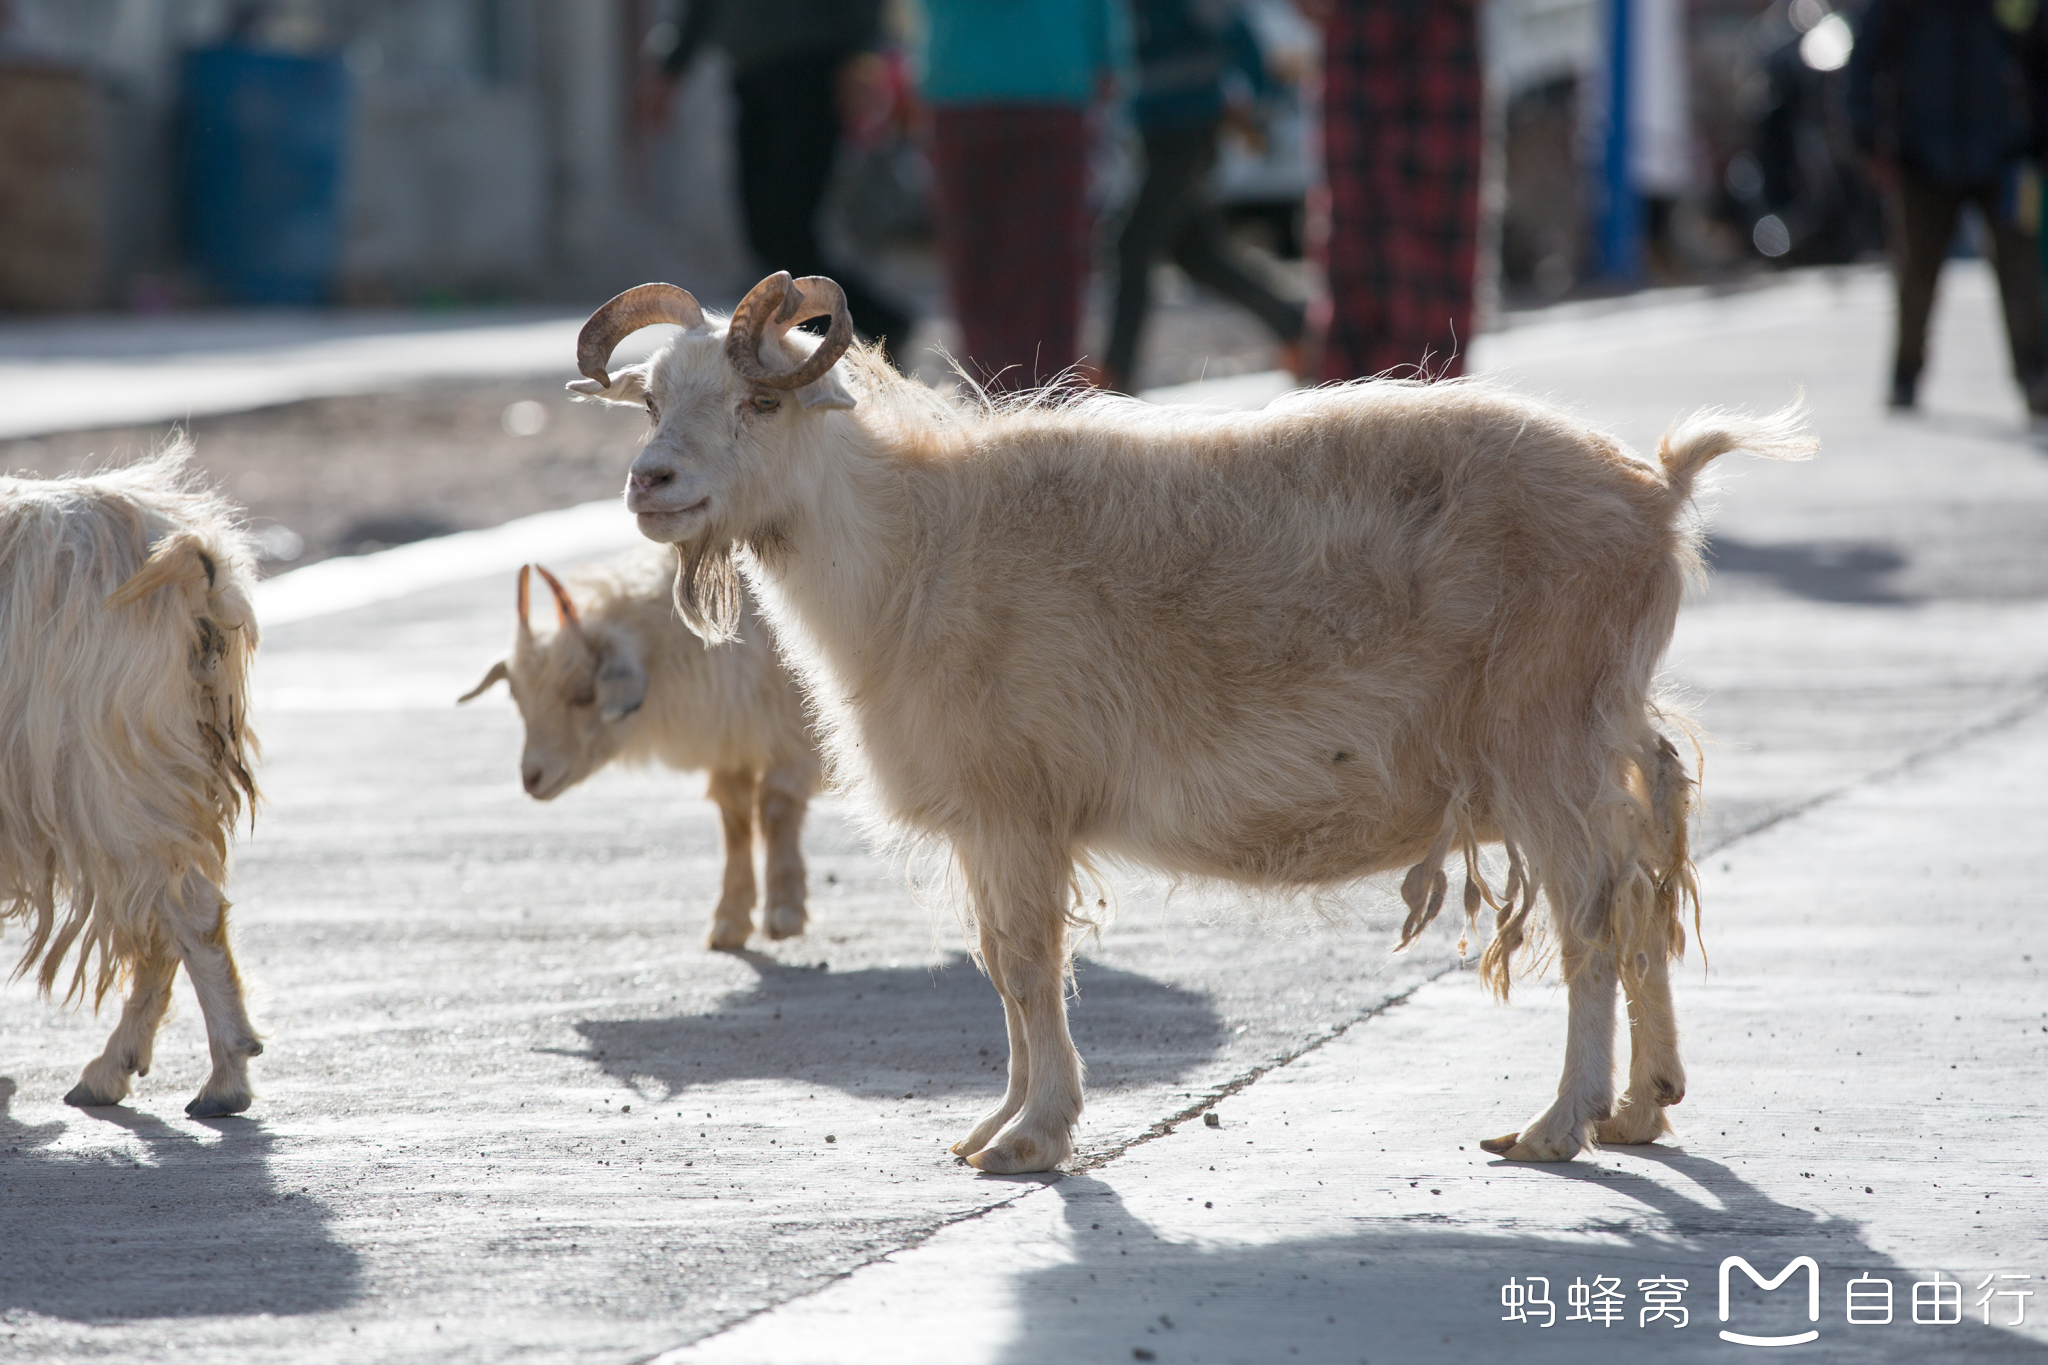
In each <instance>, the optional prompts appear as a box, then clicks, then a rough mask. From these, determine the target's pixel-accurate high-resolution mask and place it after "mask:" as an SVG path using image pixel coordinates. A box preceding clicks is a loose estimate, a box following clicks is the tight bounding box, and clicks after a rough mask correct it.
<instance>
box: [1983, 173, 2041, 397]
mask: <svg viewBox="0 0 2048 1365" xmlns="http://www.w3.org/2000/svg"><path fill="white" fill-rule="evenodd" d="M1970 198H1971V201H1972V202H1974V203H1975V204H1976V205H1977V208H1978V211H1979V212H1981V213H1982V214H1983V215H1984V223H1985V225H1986V226H1987V227H1989V228H1990V229H1991V261H1992V265H1993V266H1994V267H1996V268H1997V270H1998V293H1999V298H2000V300H2001V301H2002V302H2003V303H2004V305H2005V337H2006V341H2007V343H2008V344H2009V345H2010V346H2011V348H2012V373H2013V378H2015V379H2017V380H2018V381H2019V385H2020V388H2021V389H2023V390H2025V391H2026V395H2027V405H2028V406H2029V407H2031V408H2035V410H2036V411H2041V410H2042V408H2041V407H2037V406H2036V405H2037V404H2048V316H2044V313H2048V305H2044V303H2043V301H2042V295H2041V245H2040V242H2039V240H2038V239H2036V238H2035V237H2034V236H2033V235H2032V234H2031V233H2026V232H2022V231H2020V227H2019V224H2018V223H2015V222H2012V221H2009V220H2008V219H2007V218H2006V216H2005V215H2004V214H2002V213H2000V212H1999V208H2000V205H1999V200H2000V198H2001V196H2000V194H1999V193H1998V189H1997V187H1996V186H1986V187H1985V188H1984V189H1981V190H1978V191H1975V192H1974V193H1972V194H1971V196H1970Z"/></svg>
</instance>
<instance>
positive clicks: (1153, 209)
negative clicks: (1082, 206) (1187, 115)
mask: <svg viewBox="0 0 2048 1365" xmlns="http://www.w3.org/2000/svg"><path fill="white" fill-rule="evenodd" d="M1215 143H1216V126H1215V124H1213V123H1203V124H1200V125H1198V126H1196V127H1194V128H1169V129H1163V130H1160V131H1156V132H1148V133H1146V134H1145V180H1144V183H1143V184H1142V185H1140V186H1139V189H1138V198H1137V202H1136V203H1134V204H1132V205H1131V212H1130V216H1129V217H1127V218H1126V219H1125V220H1124V226H1123V230H1122V232H1120V233H1119V234H1118V235H1117V242H1116V311H1115V313H1114V315H1113V317H1112V321H1111V325H1110V332H1109V346H1108V348H1107V350H1106V351H1105V352H1104V355H1103V370H1104V372H1105V373H1104V380H1105V383H1106V384H1107V385H1108V387H1110V388H1114V389H1129V388H1130V386H1131V384H1132V383H1133V382H1134V381H1135V380H1136V378H1137V360H1138V342H1139V341H1140V340H1141V339H1142V337H1143V335H1144V330H1145V315H1146V313H1147V312H1149V311H1150V309H1151V303H1152V262H1153V260H1154V259H1156V258H1157V257H1158V255H1159V253H1160V252H1161V251H1162V250H1164V249H1165V248H1166V247H1167V245H1168V244H1169V243H1172V242H1174V241H1175V239H1176V237H1177V236H1178V234H1179V233H1180V232H1181V231H1182V229H1183V225H1184V224H1185V222H1186V220H1187V216H1188V212H1189V209H1190V206H1191V204H1192V202H1193V197H1194V195H1196V194H1198V193H1199V192H1200V187H1201V179H1202V176H1203V174H1204V173H1205V172H1206V171H1207V170H1208V167H1209V163H1210V160H1211V154H1210V153H1208V152H1205V150H1204V149H1205V147H1207V148H1213V147H1214V146H1215Z"/></svg>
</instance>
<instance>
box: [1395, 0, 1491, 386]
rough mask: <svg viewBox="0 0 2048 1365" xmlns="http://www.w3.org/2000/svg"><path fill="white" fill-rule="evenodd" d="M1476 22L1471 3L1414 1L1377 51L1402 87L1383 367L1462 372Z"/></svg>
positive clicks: (1471, 216)
mask: <svg viewBox="0 0 2048 1365" xmlns="http://www.w3.org/2000/svg"><path fill="white" fill-rule="evenodd" d="M1478 22H1479V21H1478V15H1477V10H1476V8H1475V7H1473V6H1469V5H1428V6H1416V7H1414V8H1413V10H1412V11H1404V18H1403V25H1402V26H1403V28H1404V29H1405V30H1406V31H1405V32H1404V34H1403V35H1402V37H1403V39H1404V41H1403V42H1402V43H1401V45H1400V46H1399V47H1398V48H1394V49H1389V50H1387V51H1386V52H1384V53H1383V54H1382V59H1383V67H1382V70H1383V74H1384V75H1385V78H1386V79H1388V80H1389V81H1390V82H1393V81H1398V82H1399V83H1400V85H1401V87H1402V93H1403V101H1402V103H1403V108H1402V110H1401V112H1400V114H1399V115H1398V118H1399V120H1400V122H1401V124H1402V133H1403V136H1404V138H1405V145H1404V147H1403V155H1402V156H1401V157H1400V158H1399V162H1398V170H1397V172H1396V174H1398V175H1399V177H1400V184H1401V188H1400V191H1399V193H1398V197H1397V199H1396V200H1395V202H1396V204H1398V205H1399V209H1398V214H1399V216H1398V219H1397V220H1396V227H1395V234H1394V241H1395V243H1396V248H1395V249H1394V250H1393V251H1391V252H1390V261H1391V264H1392V266H1393V270H1392V272H1391V274H1390V279H1389V286H1390V307H1389V313H1390V326H1389V328H1388V342H1389V349H1388V350H1387V352H1386V353H1385V354H1383V355H1382V356H1381V357H1380V358H1379V359H1380V361H1381V367H1382V368H1384V367H1385V366H1392V365H1419V366H1423V367H1425V368H1426V369H1427V370H1428V371H1429V373H1430V374H1431V375H1436V376H1453V375H1458V374H1462V373H1463V372H1464V351H1465V348H1466V347H1467V346H1469V345H1470V344H1471V341H1472V284H1473V271H1474V269H1475V267H1476V265H1477V261H1478V248H1479V161H1480V154H1481V149H1482V134H1483V122H1482V117H1481V110H1482V103H1483V81H1482V75H1481V70H1480V64H1479V30H1478Z"/></svg>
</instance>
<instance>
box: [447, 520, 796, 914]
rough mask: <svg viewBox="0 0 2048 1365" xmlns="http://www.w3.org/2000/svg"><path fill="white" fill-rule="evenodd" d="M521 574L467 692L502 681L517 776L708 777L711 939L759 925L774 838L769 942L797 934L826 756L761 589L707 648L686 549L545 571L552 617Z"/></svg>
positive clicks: (542, 779)
mask: <svg viewBox="0 0 2048 1365" xmlns="http://www.w3.org/2000/svg"><path fill="white" fill-rule="evenodd" d="M532 567H533V566H528V567H527V568H522V569H521V570H520V571H519V590H518V597H517V607H518V615H519V621H518V626H517V629H516V632H515V634H514V637H513V642H512V652H511V654H510V655H508V656H507V657H506V658H505V659H503V660H501V661H500V662H498V663H496V664H494V665H492V667H491V670H490V672H488V673H487V674H485V676H484V680H483V682H482V683H480V684H479V685H478V686H477V687H476V688H475V689H474V690H472V691H471V692H469V693H468V694H467V695H465V696H464V697H463V698H462V700H463V701H468V700H469V699H470V698H472V697H475V696H478V695H480V694H481V693H482V692H483V691H484V689H485V688H488V687H490V686H491V685H492V684H493V683H495V682H498V681H500V680H501V679H502V680H503V681H504V682H505V683H506V684H507V686H508V687H509V688H510V689H511V692H512V699H513V702H514V703H515V704H516V705H517V706H518V708H519V713H520V717H521V719H522V720H523V721H524V722H525V727H526V744H525V749H524V752H523V754H522V755H521V759H520V773H521V778H522V780H523V782H524V784H525V787H526V790H527V793H528V794H529V795H531V796H532V797H533V798H534V799H535V800H539V801H552V800H553V799H554V798H555V797H557V796H559V795H561V794H562V793H563V792H565V791H567V790H568V789H569V788H570V787H573V786H575V785H576V784H577V783H579V782H581V781H583V780H584V779H585V778H586V777H589V776H590V775H591V774H592V773H594V772H596V771H597V770H598V769H600V768H602V767H604V766H605V765H606V764H609V763H614V762H620V763H660V764H663V765H664V766H667V767H670V768H675V769H678V770H681V771H686V772H696V771H703V772H707V773H709V774H710V778H711V780H710V787H709V790H708V792H707V793H706V794H707V795H708V796H709V797H710V799H711V800H712V801H714V802H716V803H717V805H718V811H719V817H720V820H721V823H722V824H723V826H724V835H725V876H724V884H723V888H722V890H721V893H720V896H719V900H718V906H717V909H716V910H715V911H714V912H713V915H712V922H711V935H710V940H709V943H710V946H711V947H713V948H720V949H738V948H741V947H743V946H745V944H746V941H747V939H748V937H749V936H750V935H751V934H752V933H753V931H754V922H753V921H754V905H755V902H756V899H757V894H758V893H757V890H756V883H755V879H754V842H755V831H756V830H757V829H758V830H759V832H760V836H761V843H762V844H763V846H764V850H765V857H764V868H763V871H764V873H765V877H764V880H765V882H766V884H767V906H766V909H765V911H764V913H763V915H762V927H763V929H765V930H766V932H767V934H768V936H769V937H770V938H790V937H793V936H795V935H798V934H801V933H802V932H803V931H804V926H805V924H806V922H807V919H808V914H807V911H806V909H805V900H806V896H805V874H804V860H803V822H804V814H805V811H806V809H807V808H808V806H809V803H810V800H811V798H812V797H813V796H815V795H816V794H817V791H818V787H819V779H820V764H819V758H818V754H817V750H816V748H815V747H814V746H813V744H812V742H811V739H810V734H809V721H808V719H807V718H806V717H805V715H804V709H803V700H802V698H801V696H800V695H799V694H798V692H797V689H796V683H795V680H794V679H792V678H791V677H790V675H789V673H788V672H787V671H786V670H785V669H784V668H783V667H782V665H781V663H780V661H779V660H778V659H777V658H776V656H775V651H774V648H773V646H772V644H771V642H770V640H769V637H768V630H767V627H766V626H765V625H764V624H763V623H762V621H761V620H760V618H759V616H758V615H756V614H755V612H754V609H753V605H752V603H751V602H750V601H747V602H742V603H741V604H740V606H739V619H738V622H737V626H736V629H735V631H734V638H733V640H732V642H731V643H730V644H727V645H723V646H720V647H718V648H707V647H706V646H705V645H704V643H703V641H701V640H699V639H698V638H697V637H696V636H695V635H693V634H691V633H690V632H689V631H688V630H686V629H684V627H683V626H682V624H681V623H680V622H679V621H677V619H676V615H675V606H674V601H673V583H674V580H675V554H674V552H673V551H671V550H669V549H667V548H666V547H655V546H648V547H647V548H646V549H644V550H640V551H636V552H634V553H632V554H629V555H626V556H623V557H621V558H619V559H617V560H615V561H613V562H611V563H608V564H604V565H599V566H595V567H593V568H590V569H587V570H584V571H582V572H580V573H578V574H575V575H573V576H572V577H571V578H570V580H569V583H568V584H567V585H564V584H563V583H562V582H561V581H560V580H558V579H557V578H556V577H555V576H554V575H553V574H551V573H549V572H548V571H547V570H546V569H545V568H542V569H541V570H540V573H541V576H542V578H543V579H544V581H545V582H546V584H547V586H548V589H549V591H550V592H551V593H552V594H553V595H554V600H555V613H556V616H555V619H556V628H555V630H554V632H553V633H552V634H546V635H543V634H540V633H537V632H536V631H535V630H534V629H533V627H532V625H531V624H530V623H529V621H528V618H527V598H528V589H529V585H530V583H531V578H530V576H529V571H530V569H531V568H532Z"/></svg>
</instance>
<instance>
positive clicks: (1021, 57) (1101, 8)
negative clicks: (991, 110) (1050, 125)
mask: <svg viewBox="0 0 2048 1365" xmlns="http://www.w3.org/2000/svg"><path fill="white" fill-rule="evenodd" d="M922 8H923V10H924V19H925V22H924V53H923V57H924V60H923V62H922V67H923V71H924V80H923V88H924V97H925V98H926V99H927V100H929V101H930V102H931V103H933V104H1070V105H1087V104H1092V103H1094V101H1095V98H1096V96H1097V95H1098V94H1099V93H1100V88H1101V84H1102V81H1103V79H1104V78H1105V77H1115V76H1120V75H1121V74H1122V73H1123V72H1124V71H1125V70H1126V69H1127V68H1128V67H1129V65H1130V53H1131V33H1130V20H1129V17H1128V16H1127V15H1126V14H1125V13H1124V3H1123V0H922Z"/></svg>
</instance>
